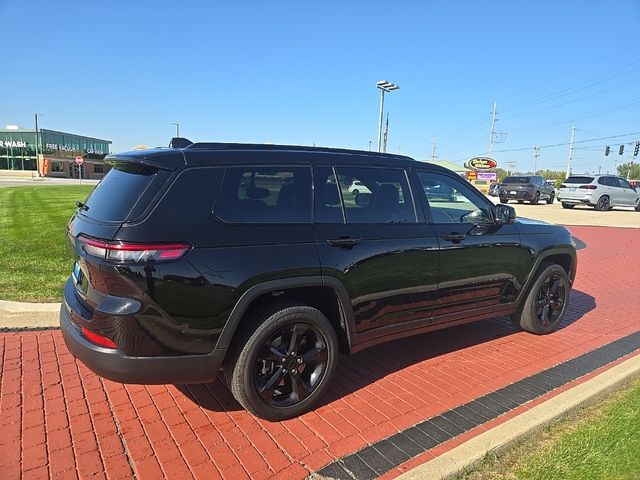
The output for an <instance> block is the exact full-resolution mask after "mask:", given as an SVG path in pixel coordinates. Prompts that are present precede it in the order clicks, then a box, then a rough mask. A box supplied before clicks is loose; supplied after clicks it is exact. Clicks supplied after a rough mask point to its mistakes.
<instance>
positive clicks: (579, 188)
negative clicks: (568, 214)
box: [558, 175, 640, 212]
mask: <svg viewBox="0 0 640 480" xmlns="http://www.w3.org/2000/svg"><path fill="white" fill-rule="evenodd" d="M558 200H559V201H560V202H561V203H562V207H563V208H573V207H575V206H576V205H589V206H592V207H594V208H595V209H596V210H599V211H602V212H604V211H606V210H610V209H611V208H613V207H635V209H636V211H637V212H640V191H638V190H637V189H635V188H633V187H632V186H631V185H630V184H629V182H627V181H626V180H625V179H624V178H621V177H617V176H614V175H571V176H570V177H569V178H567V179H566V180H565V181H564V182H562V185H560V189H559V190H558Z"/></svg>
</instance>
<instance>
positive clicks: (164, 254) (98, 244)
mask: <svg viewBox="0 0 640 480" xmlns="http://www.w3.org/2000/svg"><path fill="white" fill-rule="evenodd" d="M78 242H80V243H81V244H82V246H83V248H84V251H85V252H87V253H88V254H89V255H92V256H94V257H99V258H104V259H106V260H113V261H116V262H148V261H162V260H175V259H176V258H180V257H182V256H183V255H184V254H185V253H187V252H188V251H189V250H191V245H189V244H188V243H126V242H118V241H109V240H101V239H99V238H93V237H88V236H86V235H79V236H78Z"/></svg>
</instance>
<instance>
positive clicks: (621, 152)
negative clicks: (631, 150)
mask: <svg viewBox="0 0 640 480" xmlns="http://www.w3.org/2000/svg"><path fill="white" fill-rule="evenodd" d="M623 153H624V145H620V149H619V150H618V155H622V154H623Z"/></svg>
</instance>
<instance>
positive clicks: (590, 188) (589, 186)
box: [578, 185, 598, 190]
mask: <svg viewBox="0 0 640 480" xmlns="http://www.w3.org/2000/svg"><path fill="white" fill-rule="evenodd" d="M578 188H584V189H586V190H595V189H596V188H598V187H596V186H595V185H580V187H578Z"/></svg>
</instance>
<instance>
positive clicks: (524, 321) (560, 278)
mask: <svg viewBox="0 0 640 480" xmlns="http://www.w3.org/2000/svg"><path fill="white" fill-rule="evenodd" d="M540 270H541V271H540V274H539V275H538V278H537V279H536V280H535V281H534V283H533V285H532V287H531V290H529V293H528V294H527V298H526V300H525V302H524V303H523V304H522V306H521V307H520V308H519V309H518V311H517V312H516V313H515V314H514V316H513V321H514V323H515V324H516V325H518V326H519V327H520V328H522V329H523V330H525V331H527V332H531V333H535V334H538V335H542V334H546V333H551V332H552V331H554V330H555V329H556V328H558V326H559V325H560V323H562V319H563V318H564V316H565V313H566V312H567V306H568V304H569V292H570V290H571V285H570V283H569V277H568V276H567V272H565V271H564V268H562V267H561V266H560V265H557V264H553V263H543V264H542V266H541V267H540Z"/></svg>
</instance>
